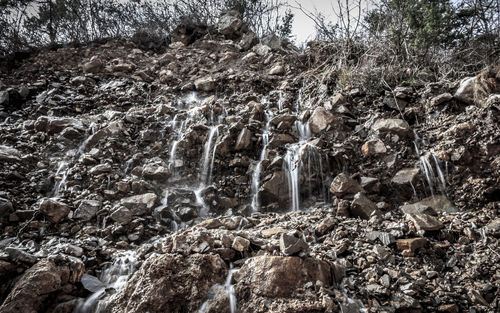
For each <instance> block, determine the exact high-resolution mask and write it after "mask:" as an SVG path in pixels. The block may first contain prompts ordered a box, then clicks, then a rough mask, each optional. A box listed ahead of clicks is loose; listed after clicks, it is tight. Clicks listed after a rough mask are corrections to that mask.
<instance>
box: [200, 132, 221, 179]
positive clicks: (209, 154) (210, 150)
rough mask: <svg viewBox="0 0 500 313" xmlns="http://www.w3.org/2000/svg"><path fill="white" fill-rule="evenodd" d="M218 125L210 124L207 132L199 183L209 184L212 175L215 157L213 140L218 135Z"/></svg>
mask: <svg viewBox="0 0 500 313" xmlns="http://www.w3.org/2000/svg"><path fill="white" fill-rule="evenodd" d="M218 129H219V128H218V126H211V127H210V131H209V133H208V139H207V141H206V142H205V147H204V149H203V158H202V163H201V172H200V183H201V184H202V185H208V184H210V179H211V177H212V169H213V164H214V163H213V162H214V157H215V142H214V136H215V141H217V137H218V136H219V131H218Z"/></svg>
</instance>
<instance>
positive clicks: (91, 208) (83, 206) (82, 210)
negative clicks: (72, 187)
mask: <svg viewBox="0 0 500 313" xmlns="http://www.w3.org/2000/svg"><path fill="white" fill-rule="evenodd" d="M100 209H101V202H100V201H97V200H82V201H80V205H79V206H78V208H77V209H76V210H75V212H74V214H73V218H75V219H80V220H83V221H90V220H91V219H92V218H93V217H94V216H95V215H96V213H97V211H99V210H100Z"/></svg>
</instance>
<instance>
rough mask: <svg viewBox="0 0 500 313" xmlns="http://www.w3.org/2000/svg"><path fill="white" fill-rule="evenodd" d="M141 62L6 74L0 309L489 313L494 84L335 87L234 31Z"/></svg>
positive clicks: (499, 73)
mask: <svg viewBox="0 0 500 313" xmlns="http://www.w3.org/2000/svg"><path fill="white" fill-rule="evenodd" d="M147 48H148V45H147V43H144V42H137V41H125V40H121V41H108V42H106V43H95V44H93V45H90V46H84V47H68V48H61V49H58V50H57V51H51V52H48V51H47V52H40V53H37V54H33V55H31V56H29V57H28V58H26V59H24V60H17V63H16V66H15V67H14V68H12V66H13V64H12V63H11V64H7V65H6V66H2V68H4V70H3V71H2V72H1V74H0V79H1V83H0V87H1V89H0V90H1V91H0V104H1V106H2V110H1V111H0V121H1V124H0V125H1V126H0V161H1V162H0V173H1V176H0V227H1V229H2V237H1V241H0V247H1V250H0V279H1V281H2V284H1V287H0V303H1V306H0V312H2V313H3V312H6V313H7V312H197V311H198V312H338V311H341V312H434V311H440V312H462V311H464V312H465V311H470V312H472V311H475V312H498V310H499V309H500V296H499V295H500V276H499V273H500V269H499V266H500V265H499V264H500V244H499V237H500V219H499V217H498V207H499V203H500V202H499V201H500V154H499V152H500V140H499V137H500V131H499V110H500V70H499V69H498V67H497V68H495V67H492V68H491V69H487V70H485V71H483V72H482V73H481V74H479V75H477V76H472V77H470V78H465V79H464V80H462V81H457V82H432V83H426V84H422V85H416V86H398V87H395V88H394V89H391V90H387V91H385V92H383V93H378V92H374V91H373V90H367V89H366V88H363V86H359V88H358V87H357V86H353V87H352V88H349V89H345V90H336V89H335V84H334V83H335V80H334V79H333V80H332V78H331V76H332V75H331V74H332V73H331V71H328V67H325V64H327V63H325V58H324V55H322V54H321V53H319V52H318V51H321V45H320V44H316V45H313V46H311V48H310V49H308V50H306V51H304V52H299V51H297V50H295V49H294V48H293V47H292V46H291V45H289V44H287V43H286V42H281V41H280V40H279V39H278V38H276V37H272V36H271V37H266V38H263V39H262V40H260V41H259V43H257V39H256V37H255V35H253V34H252V33H251V32H249V31H248V30H247V29H246V27H245V26H244V25H242V23H241V21H239V19H238V18H237V17H235V16H232V15H228V16H226V17H224V18H223V19H222V20H221V24H219V25H216V26H213V27H209V28H206V27H187V26H186V25H181V26H179V28H178V29H177V31H176V32H175V33H174V34H173V35H172V43H171V44H170V45H169V47H168V49H166V51H165V52H164V53H158V52H155V51H157V49H155V50H154V51H152V50H148V49H147ZM8 68H10V69H8Z"/></svg>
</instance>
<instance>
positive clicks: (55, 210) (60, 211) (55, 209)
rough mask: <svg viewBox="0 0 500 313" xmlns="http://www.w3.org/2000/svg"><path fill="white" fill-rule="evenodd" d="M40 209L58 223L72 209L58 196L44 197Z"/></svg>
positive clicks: (49, 218) (50, 219)
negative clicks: (57, 197)
mask: <svg viewBox="0 0 500 313" xmlns="http://www.w3.org/2000/svg"><path fill="white" fill-rule="evenodd" d="M39 210H40V212H42V213H43V215H45V216H46V217H47V219H48V220H49V221H51V222H53V223H57V222H59V221H60V220H62V219H63V218H65V217H66V216H68V213H69V211H70V209H69V207H68V205H67V204H65V203H62V202H60V201H59V200H58V199H56V198H46V199H43V200H42V202H41V203H40V207H39Z"/></svg>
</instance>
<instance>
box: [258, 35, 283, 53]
mask: <svg viewBox="0 0 500 313" xmlns="http://www.w3.org/2000/svg"><path fill="white" fill-rule="evenodd" d="M261 43H262V44H263V45H266V46H268V47H269V48H271V49H272V50H278V49H280V48H281V39H280V38H279V37H278V36H276V35H275V34H271V35H267V36H265V37H263V38H262V39H261Z"/></svg>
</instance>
